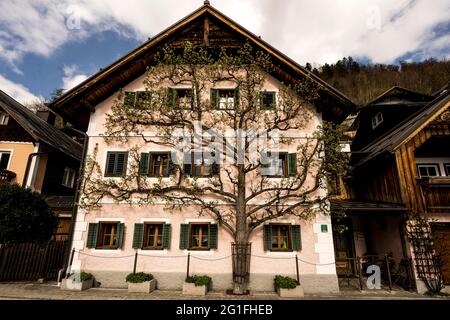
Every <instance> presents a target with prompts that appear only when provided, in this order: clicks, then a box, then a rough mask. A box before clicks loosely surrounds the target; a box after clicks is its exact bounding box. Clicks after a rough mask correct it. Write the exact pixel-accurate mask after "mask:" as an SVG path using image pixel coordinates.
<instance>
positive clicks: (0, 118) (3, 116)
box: [0, 112, 9, 126]
mask: <svg viewBox="0 0 450 320" xmlns="http://www.w3.org/2000/svg"><path fill="white" fill-rule="evenodd" d="M8 120H9V115H8V114H7V113H4V112H0V126H6V125H7V124H8Z"/></svg>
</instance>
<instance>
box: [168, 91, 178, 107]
mask: <svg viewBox="0 0 450 320" xmlns="http://www.w3.org/2000/svg"><path fill="white" fill-rule="evenodd" d="M177 96H178V94H177V89H174V88H168V89H167V105H168V106H169V107H171V108H175V107H177V106H178V103H177Z"/></svg>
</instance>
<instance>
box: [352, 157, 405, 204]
mask: <svg viewBox="0 0 450 320" xmlns="http://www.w3.org/2000/svg"><path fill="white" fill-rule="evenodd" d="M394 160H395V159H394V158H393V157H389V158H387V159H384V160H382V161H378V162H377V165H376V166H374V165H370V166H368V167H366V168H365V169H364V171H359V172H358V173H356V174H355V177H356V178H357V179H355V180H354V183H353V190H354V193H355V195H356V197H357V199H360V200H365V201H377V202H389V203H402V200H403V198H402V194H401V190H400V184H399V181H398V175H397V169H396V167H395V161H394Z"/></svg>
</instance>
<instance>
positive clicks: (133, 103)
mask: <svg viewBox="0 0 450 320" xmlns="http://www.w3.org/2000/svg"><path fill="white" fill-rule="evenodd" d="M151 98H152V94H151V92H150V91H126V92H125V97H124V101H123V102H124V104H125V105H126V106H128V107H135V108H140V109H147V108H149V107H150V105H151Z"/></svg>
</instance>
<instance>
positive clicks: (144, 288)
mask: <svg viewBox="0 0 450 320" xmlns="http://www.w3.org/2000/svg"><path fill="white" fill-rule="evenodd" d="M155 289H156V279H152V280H150V281H145V282H137V283H132V282H128V292H139V293H150V292H152V291H153V290H155Z"/></svg>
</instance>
